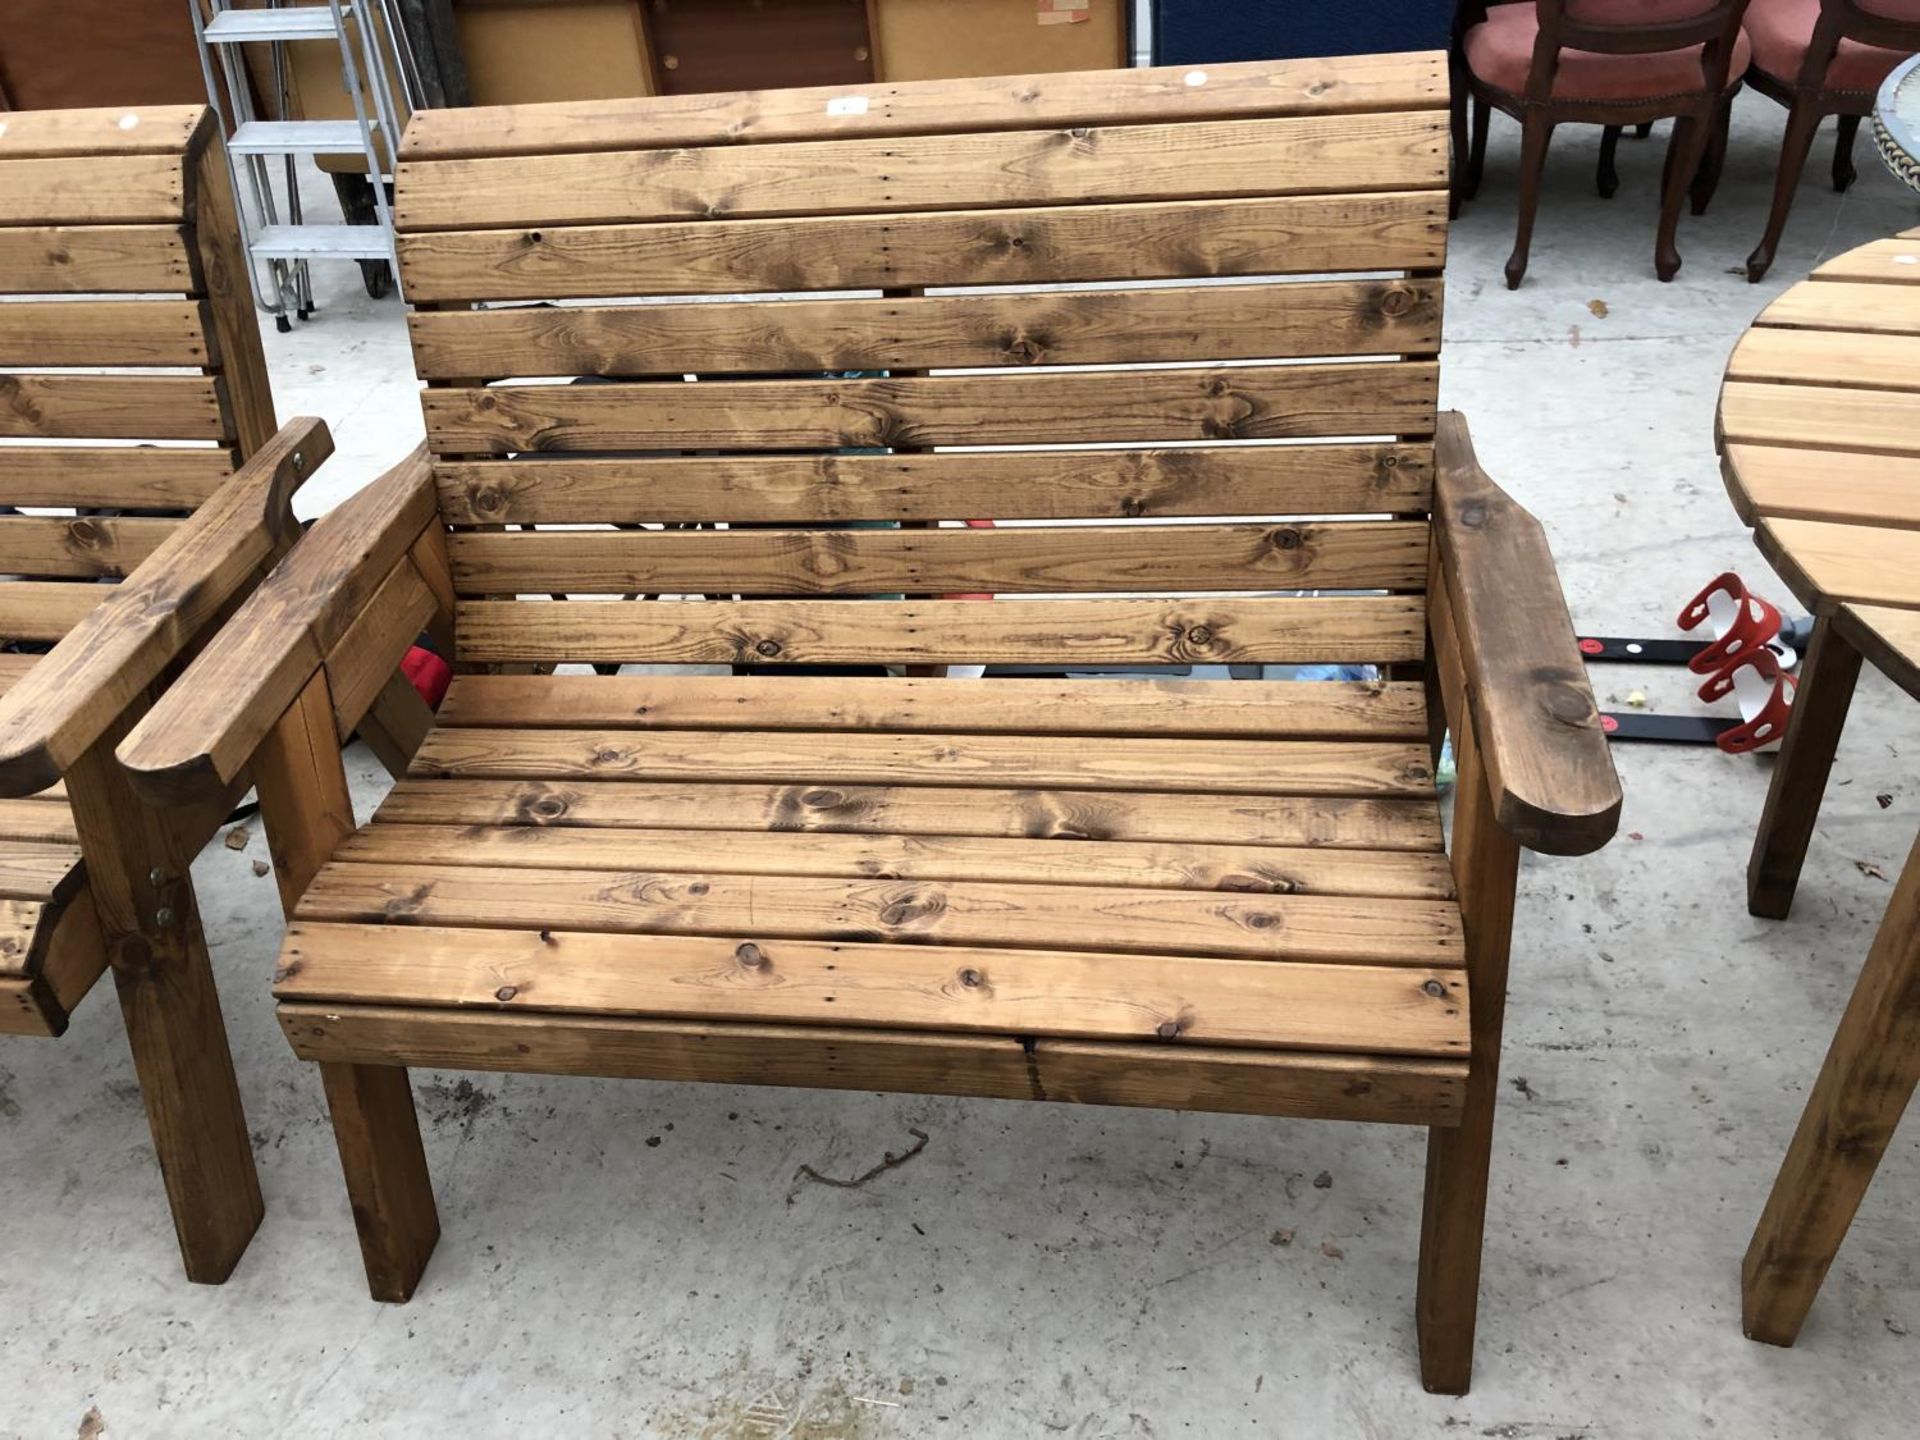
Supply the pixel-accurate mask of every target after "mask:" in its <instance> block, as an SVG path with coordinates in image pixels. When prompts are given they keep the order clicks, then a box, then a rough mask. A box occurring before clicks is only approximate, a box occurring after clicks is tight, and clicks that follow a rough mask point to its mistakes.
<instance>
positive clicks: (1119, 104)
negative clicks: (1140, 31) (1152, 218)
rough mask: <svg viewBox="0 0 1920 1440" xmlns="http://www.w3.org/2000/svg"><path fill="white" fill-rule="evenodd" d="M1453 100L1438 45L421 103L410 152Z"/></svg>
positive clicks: (1343, 110) (532, 151)
mask: <svg viewBox="0 0 1920 1440" xmlns="http://www.w3.org/2000/svg"><path fill="white" fill-rule="evenodd" d="M1445 103H1446V72H1445V69H1444V67H1443V66H1442V65H1441V64H1440V62H1439V57H1437V56H1435V55H1432V54H1409V55H1343V56H1334V57H1330V58H1327V59H1311V60H1305V59H1303V60H1280V61H1273V60H1261V61H1253V62H1246V63H1241V64H1229V65H1209V66H1207V67H1206V69H1204V70H1195V69H1192V68H1190V67H1188V66H1184V65H1183V66H1168V67H1163V68H1159V69H1148V70H1130V71H1125V72H1122V74H1121V75H1115V74H1113V73H1112V72H1110V71H1096V72H1092V73H1086V72H1067V73H1063V74H1052V75H1012V76H1007V77H1004V78H999V79H976V78H973V77H967V78H964V79H954V80H926V81H920V82H918V83H916V84H913V85H910V86H902V85H872V86H866V87H860V86H855V87H853V88H852V89H848V88H847V87H845V86H838V87H823V86H805V87H797V88H794V89H791V90H758V91H747V92H736V93H720V94H695V95H668V96H650V97H648V98H647V99H645V100H594V101H590V102H581V101H558V102H552V103H547V104H535V105H497V106H489V107H483V108H478V109H472V108H469V109H453V110H420V111H417V112H415V114H414V117H413V121H412V123H411V124H410V125H408V127H407V134H406V138H405V140H404V141H403V142H402V144H401V147H400V154H401V158H402V159H405V160H448V159H459V158H468V157H474V156H482V155H545V154H552V153H556V152H565V151H577V150H613V149H627V148H635V149H639V148H649V147H661V146H679V145H718V144H737V143H760V142H764V141H769V140H808V139H820V138H824V137H827V136H833V135H846V136H852V135H865V136H876V135H911V134H918V135H927V134H941V133H944V132H947V131H955V130H974V129H1031V128H1037V127H1041V126H1049V125H1060V124H1074V125H1114V124H1122V123H1126V122H1129V121H1134V122H1138V121H1146V120H1176V119H1184V118H1197V117H1205V118H1209V119H1219V118H1223V117H1227V116H1245V115H1294V114H1352V113H1354V112H1360V111H1383V110H1425V109H1434V108H1438V107H1440V106H1444V105H1445Z"/></svg>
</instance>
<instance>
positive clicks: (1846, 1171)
mask: <svg viewBox="0 0 1920 1440" xmlns="http://www.w3.org/2000/svg"><path fill="white" fill-rule="evenodd" d="M1916 1080H1920V841H1916V842H1915V844H1914V847H1913V853H1912V854H1910V855H1909V856H1908V857H1907V868H1906V870H1905V871H1904V872H1903V873H1902V874H1901V876H1900V883H1899V885H1898V886H1897V887H1896V888H1895V889H1894V892H1893V903H1892V904H1890V905H1889V906H1888V907H1887V914H1886V918H1885V919H1883V920H1882V921H1881V922H1880V930H1879V933H1878V934H1876V935H1875V936H1874V939H1873V949H1872V950H1870V951H1869V952H1868V954H1867V963H1866V965H1865V966H1864V967H1863V968H1862V969H1861V972H1860V979H1859V981H1858V983H1856V984H1855V986H1854V989H1853V998H1852V999H1851V1000H1849V1001H1848V1002H1847V1010H1846V1014H1845V1015H1843V1016H1842V1017H1841V1019H1840V1027H1839V1029H1837V1030H1836V1031H1834V1035H1833V1045H1832V1047H1831V1048H1830V1049H1829V1050H1828V1051H1827V1059H1826V1063H1825V1064H1824V1065H1822V1066H1821V1067H1820V1078H1819V1079H1818V1080H1817V1081H1815V1082H1814V1087H1813V1094H1812V1095H1811V1096H1810V1097H1809V1098H1808V1100H1807V1108H1806V1110H1805V1112H1804V1113H1803V1114H1802V1115H1801V1116H1800V1128H1799V1129H1798V1130H1796V1131H1795V1132H1794V1136H1793V1143H1792V1144H1791V1145H1790V1146H1788V1147H1787V1158H1786V1160H1785V1161H1784V1162H1783V1163H1782V1164H1781V1166H1780V1173H1779V1175H1777V1176H1776V1177H1775V1178H1774V1182H1773V1193H1772V1194H1771V1195H1769V1196H1768V1197H1767V1208H1766V1209H1765V1211H1764V1212H1762V1214H1761V1216H1760V1224H1759V1225H1758V1226H1757V1227H1756V1228H1755V1230H1754V1232H1753V1241H1752V1243H1751V1244H1750V1245H1749V1246H1748V1247H1747V1258H1746V1263H1745V1265H1744V1266H1743V1267H1742V1272H1741V1320H1742V1325H1743V1328H1744V1329H1745V1330H1746V1332H1747V1334H1748V1335H1749V1336H1750V1337H1752V1338H1753V1339H1755V1340H1764V1341H1766V1342H1767V1343H1768V1344H1770V1345H1791V1344H1792V1343H1793V1341H1794V1337H1795V1336H1797V1335H1798V1334H1799V1333H1800V1326H1801V1323H1802V1322H1803V1321H1805V1319H1806V1318H1807V1311H1808V1309H1809V1308H1810V1307H1811V1306H1812V1304H1813V1297H1814V1296H1815V1295H1816V1294H1817V1293H1818V1292H1819V1289H1820V1282H1821V1280H1823V1279H1824V1278H1825V1277H1826V1273H1827V1267H1828V1266H1829V1265H1831V1264H1832V1263H1833V1256H1834V1252H1835V1251H1837V1250H1838V1249H1839V1248H1840V1242H1841V1241H1842V1240H1844V1239H1845V1238H1846V1234H1847V1227H1848V1226H1849V1225H1851V1224H1852V1223H1853V1213H1854V1211H1855V1210H1856V1209H1858V1208H1859V1205H1860V1199H1861V1197H1862V1196H1863V1195H1865V1194H1866V1190H1867V1184H1868V1182H1869V1181H1871V1180H1872V1179H1873V1172H1874V1170H1875V1168H1876V1167H1877V1166H1878V1165H1879V1163H1880V1156H1881V1154H1882V1153H1883V1152H1884V1151H1885V1150H1886V1148H1887V1142H1888V1141H1890V1140H1891V1139H1892V1138H1893V1131H1894V1127H1895V1126H1896V1125H1898V1124H1899V1123H1900V1116H1901V1114H1902V1112H1904V1111H1905V1110H1906V1108H1907V1101H1908V1100H1909V1099H1910V1098H1911V1097H1912V1095H1913V1089H1914V1083H1915V1081H1916Z"/></svg>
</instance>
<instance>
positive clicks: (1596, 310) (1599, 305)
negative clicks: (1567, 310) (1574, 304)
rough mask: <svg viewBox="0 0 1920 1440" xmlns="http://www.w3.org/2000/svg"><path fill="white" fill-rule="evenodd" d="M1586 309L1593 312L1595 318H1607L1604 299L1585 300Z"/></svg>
mask: <svg viewBox="0 0 1920 1440" xmlns="http://www.w3.org/2000/svg"><path fill="white" fill-rule="evenodd" d="M1587 309H1589V310H1591V311H1592V312H1593V318H1594V319H1596V320H1604V319H1606V318H1607V302H1606V301H1604V300H1589V301H1587Z"/></svg>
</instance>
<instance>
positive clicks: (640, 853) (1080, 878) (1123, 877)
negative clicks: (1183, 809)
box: [0, 822, 1454, 900]
mask: <svg viewBox="0 0 1920 1440" xmlns="http://www.w3.org/2000/svg"><path fill="white" fill-rule="evenodd" d="M334 858H336V859H338V860H344V861H350V862H352V863H355V864H389V865H392V864H417V865H481V866H506V867H513V868H519V869H536V870H539V869H560V870H566V869H571V870H659V871H671V872H687V871H695V872H698V871H710V872H712V873H714V874H721V875H816V876H841V877H844V878H848V879H853V878H858V877H866V878H869V879H888V880H984V881H1004V882H1008V883H1032V884H1047V885H1107V886H1119V885H1124V886H1132V887H1138V888H1142V889H1151V890H1225V891H1232V892H1235V893H1240V894H1275V895H1299V894H1305V895H1379V896H1383V897H1388V898H1395V899H1412V900H1444V899H1447V898H1449V897H1450V896H1452V895H1453V893H1454V888H1453V872H1452V870H1451V869H1450V868H1449V867H1448V864H1447V859H1446V857H1445V856H1444V855H1439V854H1434V853H1430V852H1399V851H1388V850H1358V851H1355V850H1315V849H1307V848H1293V849H1287V848H1280V847H1272V848H1269V847H1262V846H1237V845H1203V844H1189V845H1165V844H1142V843H1130V842H1125V841H1118V840H1107V841H1102V842H1101V843H1100V844H1098V845H1062V844H1059V843H1057V842H1055V841H1049V840H1027V839H1008V838H1003V837H997V836H979V835H920V836H914V835H839V834H827V833H816V834H811V835H808V836H807V837H806V840H805V842H804V843H797V842H796V841H795V839H794V837H793V835H792V834H790V833H782V832H779V831H754V830H729V831H725V832H723V833H716V832H714V831H710V830H622V829H614V828H598V829H596V828H591V827H585V826H579V827H573V828H568V827H564V826H557V825H518V826H507V825H498V826H491V827H489V826H479V825H409V824H403V823H397V822H396V823H382V824H377V825H369V826H367V827H366V828H365V829H363V830H360V831H359V832H357V833H356V834H353V835H350V836H348V837H347V838H346V839H345V840H343V841H341V842H340V847H339V849H337V850H336V851H334ZM6 873H7V871H6V861H5V854H4V851H3V850H0V883H3V880H4V876H5V875H6Z"/></svg>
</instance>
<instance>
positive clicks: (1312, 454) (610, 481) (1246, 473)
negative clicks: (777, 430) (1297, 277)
mask: <svg viewBox="0 0 1920 1440" xmlns="http://www.w3.org/2000/svg"><path fill="white" fill-rule="evenodd" d="M1432 462H1433V456H1432V450H1431V447H1429V446H1426V445H1417V444H1415V445H1237V446H1195V447H1191V448H1182V449H1175V450H1068V451H1061V450H1052V451H1049V450H1032V451H1016V452H993V453H989V454H964V453H963V454H954V453H951V452H948V453H942V454H936V455H778V456H767V455H742V456H729V457H727V458H725V459H686V460H682V459H657V458H653V457H648V456H640V457H634V458H631V459H618V460H576V459H570V458H561V457H553V458H540V459H532V460H482V461H475V462H460V461H449V460H443V461H441V462H440V463H438V464H437V465H436V466H435V467H434V477H435V479H436V481H437V482H438V484H439V490H440V513H441V514H442V515H443V516H445V517H446V519H447V520H448V521H449V523H451V524H454V525H506V524H540V523H569V524H571V523H582V522H587V523H595V522H598V523H613V524H639V523H645V522H649V521H651V522H656V523H674V522H689V521H705V522H714V521H728V522H739V523H761V524H769V523H770V524H785V525H808V524H831V523H836V522H840V521H852V520H967V519H977V518H979V517H981V516H992V517H993V518H994V519H996V520H1070V519H1108V518H1117V517H1120V516H1126V517H1129V518H1133V519H1140V518H1147V517H1160V516H1184V515H1195V516H1198V515H1285V514H1288V513H1292V512H1302V511H1312V512H1318V513H1325V514H1350V513H1365V512H1369V511H1377V512H1382V513H1387V514H1408V513H1411V512H1414V511H1419V510H1425V509H1426V508H1427V507H1428V504H1429V502H1430V500H1431V498H1432V474H1433V463H1432ZM6 465H7V452H6V451H0V483H4V479H3V477H4V476H5V474H6V470H5V467H6Z"/></svg>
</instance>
